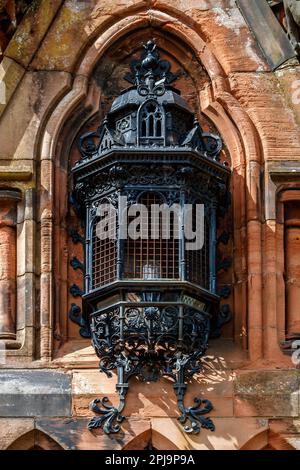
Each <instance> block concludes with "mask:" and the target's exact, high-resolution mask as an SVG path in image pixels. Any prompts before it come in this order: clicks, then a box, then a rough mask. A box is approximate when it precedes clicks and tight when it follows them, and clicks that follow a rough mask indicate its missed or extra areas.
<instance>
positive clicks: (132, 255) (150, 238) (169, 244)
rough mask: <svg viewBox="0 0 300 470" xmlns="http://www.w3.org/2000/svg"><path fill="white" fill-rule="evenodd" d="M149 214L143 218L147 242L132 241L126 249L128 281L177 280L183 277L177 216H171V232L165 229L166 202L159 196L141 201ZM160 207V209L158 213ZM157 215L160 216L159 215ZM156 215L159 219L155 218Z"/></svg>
mask: <svg viewBox="0 0 300 470" xmlns="http://www.w3.org/2000/svg"><path fill="white" fill-rule="evenodd" d="M139 204H143V205H144V206H145V207H146V208H147V211H145V212H142V215H141V225H142V227H141V232H142V234H143V235H145V234H147V238H142V237H140V238H139V239H137V240H133V239H131V238H130V237H128V239H127V241H126V246H125V268H124V277H125V278H135V279H177V278H178V277H179V240H178V234H177V224H176V223H175V217H176V216H175V215H174V213H173V212H172V211H170V212H169V217H170V218H169V223H168V229H166V226H165V228H164V223H166V220H165V215H164V214H162V213H161V212H159V211H158V208H159V207H160V206H161V205H162V204H163V199H162V197H161V196H160V195H159V194H158V193H147V194H145V195H143V196H142V197H141V199H140V200H139ZM154 206H156V209H154ZM155 211H157V212H155ZM155 214H156V215H155ZM130 222H131V220H130V217H129V224H130Z"/></svg>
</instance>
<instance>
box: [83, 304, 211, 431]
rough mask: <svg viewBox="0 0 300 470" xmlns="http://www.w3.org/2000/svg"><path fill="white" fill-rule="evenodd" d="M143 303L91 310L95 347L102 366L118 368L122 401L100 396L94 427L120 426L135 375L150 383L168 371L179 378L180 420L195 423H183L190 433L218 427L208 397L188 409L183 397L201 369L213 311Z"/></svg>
mask: <svg viewBox="0 0 300 470" xmlns="http://www.w3.org/2000/svg"><path fill="white" fill-rule="evenodd" d="M144 303H147V302H144ZM144 303H143V306H142V307H140V306H139V305H135V306H127V307H115V308H113V309H108V310H107V311H106V312H103V311H102V312H99V313H95V314H93V315H92V323H91V332H92V338H93V346H94V347H95V349H96V352H97V354H98V356H99V357H100V370H101V371H102V372H104V373H106V374H107V375H108V376H111V371H112V370H114V369H117V371H118V384H117V390H118V392H119V396H120V403H119V406H118V407H114V406H112V405H109V404H108V400H107V398H105V399H102V400H95V401H94V402H93V403H92V404H91V409H92V410H93V411H95V412H96V413H97V414H99V415H100V416H99V417H94V418H92V420H91V422H90V424H89V428H90V429H93V428H95V427H103V430H104V432H106V433H109V432H118V431H119V430H120V426H119V423H121V422H122V421H123V419H124V417H123V416H122V412H123V409H124V406H125V398H126V394H127V391H128V382H129V379H130V377H132V376H136V377H138V378H139V380H141V381H143V382H149V381H156V380H158V379H159V378H160V377H162V376H168V377H171V378H172V379H173V380H174V382H175V384H174V390H175V393H176V396H177V401H178V407H179V410H180V412H181V416H180V418H179V420H180V422H181V423H182V424H185V423H186V421H187V420H189V422H190V423H191V424H190V425H189V426H187V425H186V426H185V427H184V430H185V432H189V433H190V432H193V433H198V432H199V431H200V428H201V427H205V428H206V429H211V430H213V429H214V425H213V423H212V421H211V420H210V419H209V418H205V417H204V415H205V414H206V413H209V411H211V409H212V405H211V403H210V402H209V401H207V400H200V399H198V398H197V399H195V403H196V404H195V405H194V406H191V407H188V408H186V407H185V406H184V402H183V400H184V395H185V391H186V384H185V382H186V381H187V380H189V379H190V378H191V377H193V375H194V374H195V373H196V372H199V371H200V370H201V363H200V359H201V357H202V356H203V354H204V352H205V350H206V348H207V343H208V336H209V331H210V326H209V325H210V319H209V315H207V314H205V313H204V312H200V311H197V310H195V309H193V308H191V307H183V306H182V307H178V306H175V305H172V306H168V305H162V306H161V305H160V304H157V305H156V304H155V303H153V304H152V305H149V306H148V305H144ZM99 404H100V406H99Z"/></svg>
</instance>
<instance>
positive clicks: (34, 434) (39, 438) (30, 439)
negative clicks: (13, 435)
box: [6, 429, 64, 450]
mask: <svg viewBox="0 0 300 470" xmlns="http://www.w3.org/2000/svg"><path fill="white" fill-rule="evenodd" d="M6 450H64V447H63V446H62V445H61V444H59V443H58V442H57V441H56V440H55V439H53V437H51V436H50V435H49V434H47V433H45V432H44V431H41V430H39V429H32V430H31V431H28V432H26V433H25V434H22V435H21V436H19V437H18V438H17V439H15V440H14V442H12V443H11V444H10V445H9V446H8V447H7V449H6Z"/></svg>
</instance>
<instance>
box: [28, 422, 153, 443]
mask: <svg viewBox="0 0 300 470" xmlns="http://www.w3.org/2000/svg"><path fill="white" fill-rule="evenodd" d="M88 422H89V420H88V419H84V418H81V419H76V418H69V419H37V420H36V427H37V429H39V430H41V431H44V432H45V433H46V434H49V435H50V436H52V437H53V439H55V440H56V441H57V442H58V443H59V444H60V445H61V446H62V447H63V448H64V449H69V450H75V449H76V450H121V449H122V448H123V447H125V446H126V445H129V443H130V442H131V441H132V440H133V439H134V438H135V436H139V435H143V434H144V436H145V437H144V439H139V440H138V443H139V445H141V444H142V445H144V447H145V446H146V444H147V434H148V433H149V432H150V421H148V420H131V421H130V422H128V421H127V422H125V421H124V424H122V430H121V431H120V432H119V433H117V434H114V435H107V434H105V433H104V432H103V430H102V429H95V430H93V431H89V430H88V429H87V425H88ZM132 447H133V448H134V447H135V446H134V443H132ZM141 448H143V447H139V449H141Z"/></svg>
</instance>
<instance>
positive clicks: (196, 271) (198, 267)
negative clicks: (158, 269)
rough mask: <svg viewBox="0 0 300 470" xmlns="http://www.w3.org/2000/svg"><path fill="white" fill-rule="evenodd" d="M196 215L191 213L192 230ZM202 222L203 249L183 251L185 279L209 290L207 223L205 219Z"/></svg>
mask: <svg viewBox="0 0 300 470" xmlns="http://www.w3.org/2000/svg"><path fill="white" fill-rule="evenodd" d="M195 218H196V215H195V210H194V211H193V225H194V227H193V230H195V225H196V221H195ZM203 221H204V227H203V230H204V237H203V241H204V244H203V247H202V248H201V249H198V250H185V258H186V277H187V280H188V281H190V282H193V283H194V284H197V285H199V286H201V287H204V288H205V289H209V222H208V220H207V217H204V218H203Z"/></svg>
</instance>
